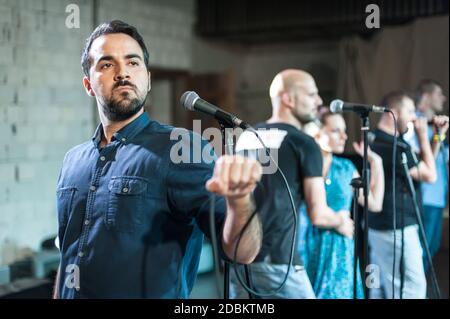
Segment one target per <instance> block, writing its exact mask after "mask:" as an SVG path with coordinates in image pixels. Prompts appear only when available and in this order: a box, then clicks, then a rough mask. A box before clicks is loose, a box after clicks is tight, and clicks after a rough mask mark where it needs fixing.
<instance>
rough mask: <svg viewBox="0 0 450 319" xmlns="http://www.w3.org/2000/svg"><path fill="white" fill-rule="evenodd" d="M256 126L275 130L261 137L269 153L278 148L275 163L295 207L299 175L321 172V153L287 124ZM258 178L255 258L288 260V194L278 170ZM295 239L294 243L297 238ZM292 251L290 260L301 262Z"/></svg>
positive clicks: (291, 222) (300, 196)
mask: <svg viewBox="0 0 450 319" xmlns="http://www.w3.org/2000/svg"><path fill="white" fill-rule="evenodd" d="M256 128H257V129H258V131H261V129H263V130H262V131H266V132H270V129H277V130H278V131H277V133H276V134H268V135H264V136H262V134H261V137H262V139H263V141H264V143H265V144H266V146H267V147H268V148H269V149H270V152H271V154H272V155H274V154H275V153H274V152H275V151H278V160H277V162H278V166H279V167H280V168H281V170H282V171H283V173H284V175H285V177H286V180H287V182H288V183H289V186H290V189H291V192H292V196H293V199H294V203H295V207H296V208H298V207H299V206H300V203H301V201H302V200H303V198H304V195H303V179H304V178H305V177H317V176H322V154H321V152H320V149H319V147H318V145H317V144H316V143H315V141H314V139H313V138H311V137H310V136H308V135H306V134H305V133H303V132H301V131H299V130H298V129H297V128H295V127H294V126H292V125H289V124H282V123H274V124H267V123H261V124H258V125H256ZM263 166H264V165H263ZM261 182H262V184H263V188H261V187H257V189H256V191H255V199H256V202H257V204H258V206H259V207H260V210H259V211H260V218H261V222H262V225H263V242H262V247H261V251H260V253H259V255H258V256H257V257H256V259H255V261H257V262H258V261H259V262H260V261H268V262H270V263H273V264H288V262H289V257H290V250H291V244H292V235H293V229H294V217H293V213H292V208H291V202H290V200H289V195H288V193H287V190H286V187H285V184H284V182H283V179H282V177H281V175H280V174H279V172H276V173H273V174H264V175H263V177H262V179H261ZM295 227H296V226H295ZM295 241H296V245H297V238H296V239H295ZM296 251H297V250H295V253H294V256H295V257H294V263H295V264H296V265H301V260H300V258H299V256H298V254H297V253H296Z"/></svg>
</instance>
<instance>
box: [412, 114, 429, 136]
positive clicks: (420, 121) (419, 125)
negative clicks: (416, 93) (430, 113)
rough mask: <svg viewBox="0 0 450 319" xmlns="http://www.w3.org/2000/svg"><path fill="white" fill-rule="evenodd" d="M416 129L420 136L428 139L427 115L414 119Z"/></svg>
mask: <svg viewBox="0 0 450 319" xmlns="http://www.w3.org/2000/svg"><path fill="white" fill-rule="evenodd" d="M414 129H415V130H416V134H417V137H418V138H422V139H428V121H427V119H426V118H425V117H419V118H417V119H416V120H415V121H414Z"/></svg>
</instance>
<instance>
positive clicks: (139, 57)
mask: <svg viewBox="0 0 450 319" xmlns="http://www.w3.org/2000/svg"><path fill="white" fill-rule="evenodd" d="M133 58H138V59H139V60H141V61H142V58H141V56H140V55H139V54H136V53H131V54H127V55H126V56H125V59H133ZM112 60H114V58H113V56H112V55H104V56H102V57H101V58H100V59H98V61H97V63H100V62H101V61H112Z"/></svg>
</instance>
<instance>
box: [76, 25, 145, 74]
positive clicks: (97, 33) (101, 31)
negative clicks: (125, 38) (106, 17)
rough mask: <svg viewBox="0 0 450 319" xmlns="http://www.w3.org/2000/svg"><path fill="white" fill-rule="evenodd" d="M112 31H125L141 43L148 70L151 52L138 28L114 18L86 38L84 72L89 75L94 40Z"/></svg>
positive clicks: (83, 60)
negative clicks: (90, 52)
mask: <svg viewBox="0 0 450 319" xmlns="http://www.w3.org/2000/svg"><path fill="white" fill-rule="evenodd" d="M112 33H125V34H127V35H129V36H130V37H132V38H133V39H135V40H136V42H137V43H139V46H140V47H141V49H142V52H143V53H144V63H145V66H146V67H147V70H148V59H149V54H148V50H147V47H146V46H145V43H144V39H143V38H142V36H141V35H140V34H139V32H138V31H137V29H136V28H135V27H133V26H131V25H129V24H128V23H125V22H123V21H120V20H114V21H110V22H106V23H103V24H100V25H99V26H98V27H97V28H95V30H94V31H93V32H92V33H91V35H90V36H89V38H87V40H86V44H85V45H84V49H83V54H82V55H81V67H82V69H83V73H84V74H85V75H86V76H87V77H89V68H90V67H91V59H90V58H89V51H90V50H91V46H92V42H94V40H95V39H97V38H98V37H100V36H102V35H105V34H112Z"/></svg>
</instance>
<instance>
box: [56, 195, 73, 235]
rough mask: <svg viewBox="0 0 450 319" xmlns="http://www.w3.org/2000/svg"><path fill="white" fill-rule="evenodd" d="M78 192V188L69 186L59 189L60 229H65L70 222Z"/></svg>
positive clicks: (57, 200)
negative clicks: (74, 199)
mask: <svg viewBox="0 0 450 319" xmlns="http://www.w3.org/2000/svg"><path fill="white" fill-rule="evenodd" d="M76 190H77V188H76V187H74V186H69V187H61V188H58V189H57V191H56V206H57V211H58V223H59V228H62V227H65V226H66V225H67V222H68V221H69V217H70V214H71V211H72V206H73V198H74V196H75V192H76Z"/></svg>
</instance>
